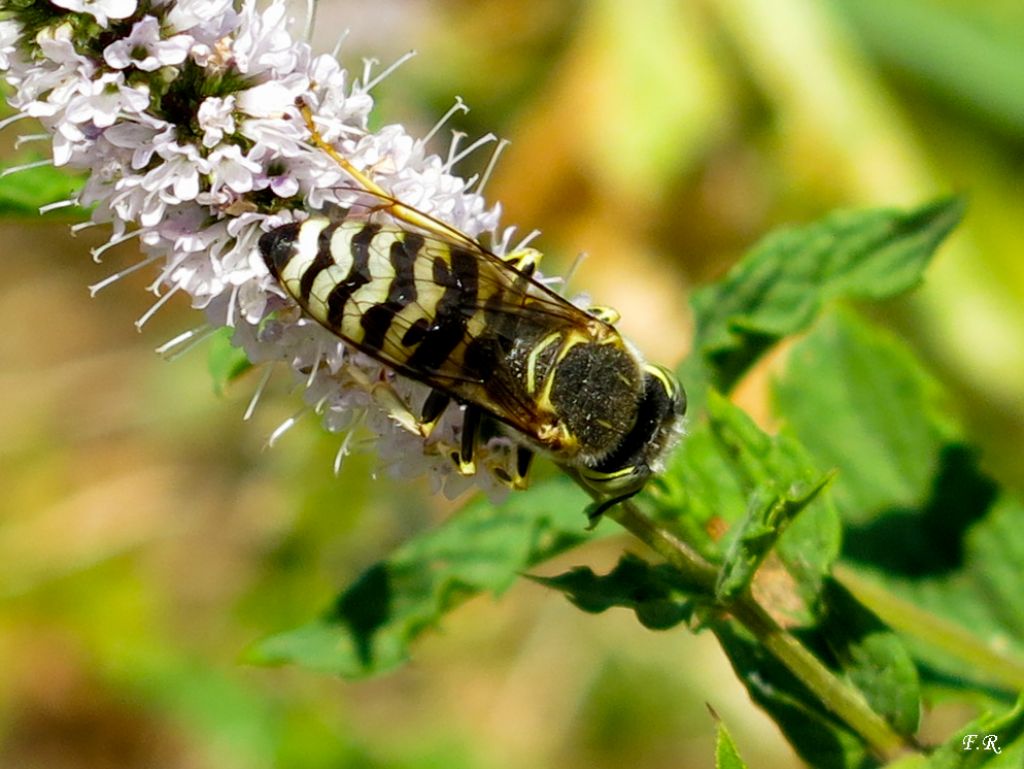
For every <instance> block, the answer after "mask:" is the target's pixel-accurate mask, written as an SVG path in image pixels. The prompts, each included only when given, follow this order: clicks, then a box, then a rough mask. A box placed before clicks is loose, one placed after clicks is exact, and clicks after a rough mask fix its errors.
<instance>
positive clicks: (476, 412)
mask: <svg viewBox="0 0 1024 769" xmlns="http://www.w3.org/2000/svg"><path fill="white" fill-rule="evenodd" d="M482 417H483V412H482V411H481V410H480V409H479V408H477V407H476V406H469V405H467V406H466V410H465V411H464V412H463V413H462V443H461V445H460V446H459V450H458V452H457V453H454V454H453V455H452V459H454V460H455V465H456V467H457V468H458V471H459V473H461V474H462V475H473V474H475V473H476V460H475V459H474V453H475V451H476V446H477V442H478V441H479V440H480V421H481V418H482Z"/></svg>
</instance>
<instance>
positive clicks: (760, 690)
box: [713, 621, 876, 769]
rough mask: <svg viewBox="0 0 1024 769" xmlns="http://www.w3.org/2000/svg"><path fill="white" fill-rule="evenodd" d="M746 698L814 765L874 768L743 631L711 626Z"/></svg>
mask: <svg viewBox="0 0 1024 769" xmlns="http://www.w3.org/2000/svg"><path fill="white" fill-rule="evenodd" d="M713 629H714V632H715V635H716V636H717V637H718V640H719V642H720V643H721V644H722V649H723V650H724V651H725V653H726V655H727V656H728V657H729V662H730V663H732V666H733V669H734V670H735V671H736V674H737V676H739V678H740V680H741V681H742V682H743V683H744V685H745V686H746V687H747V692H748V693H749V694H750V698H751V699H752V700H754V702H756V703H757V704H758V705H759V706H761V707H762V708H763V709H764V710H765V711H766V712H767V713H768V714H769V715H770V716H771V717H772V719H773V720H774V721H775V723H776V724H777V725H778V727H779V728H780V729H781V730H782V733H783V734H784V735H785V736H786V739H787V740H789V742H790V744H792V746H793V748H794V750H796V752H797V753H798V754H800V756H801V758H803V759H804V761H806V762H807V764H808V765H810V766H813V767H815V769H867V767H870V766H875V765H876V764H875V762H874V761H873V760H872V759H871V757H870V755H869V754H868V752H867V749H866V748H865V747H864V744H863V743H862V742H861V741H860V739H859V738H858V737H857V736H856V735H854V734H853V733H852V732H850V731H849V730H848V729H847V728H846V727H845V726H844V725H843V724H842V723H840V722H839V721H837V720H836V719H835V718H834V717H833V716H832V715H831V713H829V712H827V711H826V710H825V709H824V708H823V706H822V705H821V703H820V702H819V701H818V699H817V698H816V697H815V696H814V695H813V694H811V693H810V692H809V691H808V690H807V688H806V687H805V686H804V685H803V684H802V683H801V682H800V681H799V680H798V679H797V678H795V677H794V676H793V674H792V673H790V672H789V671H788V670H787V669H786V668H784V667H783V666H782V665H780V664H779V663H778V662H777V661H776V660H775V658H774V657H772V656H771V655H770V654H768V653H767V652H766V651H765V650H764V648H763V647H762V646H761V645H760V644H758V643H756V642H755V641H754V640H753V639H752V638H751V637H750V636H748V635H747V634H746V633H745V632H744V631H742V630H740V629H738V628H737V626H736V625H735V624H734V623H732V622H728V621H719V622H718V623H716V624H715V625H714V626H713Z"/></svg>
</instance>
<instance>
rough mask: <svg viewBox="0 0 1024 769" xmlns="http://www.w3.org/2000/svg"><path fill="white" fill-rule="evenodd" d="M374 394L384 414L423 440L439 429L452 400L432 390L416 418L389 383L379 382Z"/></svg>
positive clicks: (373, 390) (375, 385)
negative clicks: (435, 429)
mask: <svg viewBox="0 0 1024 769" xmlns="http://www.w3.org/2000/svg"><path fill="white" fill-rule="evenodd" d="M372 392H373V399H374V401H375V402H376V403H377V405H378V406H380V408H381V410H383V411H384V413H386V414H387V415H388V416H389V417H391V418H392V419H393V420H394V421H395V423H396V424H397V425H398V426H399V427H401V428H402V429H404V430H407V431H408V432H410V433H412V434H413V435H418V436H420V437H421V438H429V437H430V435H431V433H433V432H434V428H435V427H437V423H438V422H439V421H440V419H441V414H442V413H443V412H444V410H445V408H446V407H447V406H448V403H449V401H450V400H451V399H450V398H449V397H448V396H447V395H443V394H441V393H438V392H437V391H436V390H432V391H431V393H430V395H428V396H427V400H426V401H425V402H424V404H423V408H422V409H420V415H419V416H416V414H414V413H413V411H412V409H411V408H409V404H407V403H406V402H405V401H404V400H403V399H402V396H401V395H399V394H398V393H397V392H395V390H394V388H393V387H392V386H391V385H390V384H389V383H388V382H377V383H376V384H374V385H373V388H372Z"/></svg>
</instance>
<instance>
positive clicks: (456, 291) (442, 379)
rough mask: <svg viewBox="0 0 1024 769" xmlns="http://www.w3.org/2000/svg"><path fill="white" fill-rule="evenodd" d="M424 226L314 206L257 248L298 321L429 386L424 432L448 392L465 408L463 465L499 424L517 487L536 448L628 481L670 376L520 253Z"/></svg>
mask: <svg viewBox="0 0 1024 769" xmlns="http://www.w3.org/2000/svg"><path fill="white" fill-rule="evenodd" d="M402 210H403V211H411V210H412V209H406V208H405V207H403V208H402ZM415 221H416V223H417V225H418V224H419V223H420V222H421V221H423V222H428V223H429V222H431V221H432V220H430V219H429V217H426V216H422V217H421V218H417V219H416V220H415ZM436 224H437V225H438V226H437V227H435V228H433V229H432V230H427V229H426V228H425V227H423V226H411V227H405V226H397V225H396V224H390V225H384V224H378V223H372V222H369V221H351V220H350V221H346V220H344V219H342V220H340V221H335V220H332V219H331V218H329V217H326V216H323V215H313V216H311V217H310V218H308V219H306V220H305V221H303V222H301V223H293V224H288V225H284V226H282V227H278V228H277V229H274V230H272V231H270V232H268V233H266V234H264V235H263V236H262V238H261V239H260V244H259V245H260V250H261V252H262V255H263V258H264V260H265V262H266V264H267V267H268V268H269V270H270V272H271V273H272V274H273V275H274V277H275V278H276V279H277V280H278V282H279V283H280V285H281V286H282V287H283V288H284V290H285V291H286V292H287V293H288V294H289V295H290V296H291V297H292V298H294V299H295V301H296V302H297V303H298V304H299V305H300V306H301V308H302V309H303V310H304V311H305V312H306V313H307V314H308V315H309V317H311V318H313V319H314V320H316V321H317V322H318V323H320V324H321V325H323V326H324V327H326V328H327V329H328V330H330V331H331V332H333V333H334V334H336V335H337V336H339V337H341V338H342V339H343V340H345V341H346V342H348V343H349V344H350V345H352V346H353V347H355V348H357V349H358V350H360V351H362V352H364V353H366V354H367V355H370V356H372V357H373V358H375V359H377V360H379V361H381V362H383V363H385V364H386V365H387V366H388V367H390V368H391V369H393V370H394V371H395V372H397V373H399V374H402V375H404V376H406V377H409V378H411V379H414V380H418V381H420V382H423V383H425V384H427V385H429V386H430V387H431V388H432V391H433V392H432V395H431V396H430V397H429V398H428V399H427V402H426V404H425V405H424V407H423V409H422V413H420V414H419V415H417V417H416V423H417V425H418V429H420V430H421V432H423V434H424V435H427V434H428V433H429V427H430V426H431V425H432V424H433V423H435V422H436V421H437V419H438V417H439V416H440V414H441V412H442V411H443V410H444V408H445V407H446V406H447V405H448V403H449V402H450V401H455V402H457V403H459V404H462V405H463V406H465V407H466V408H465V419H464V422H463V433H462V439H461V446H460V448H459V450H458V451H456V452H454V453H455V457H454V458H455V461H456V463H457V465H458V466H459V468H460V469H461V470H462V472H464V473H469V472H473V470H474V467H475V466H474V462H473V450H474V446H475V445H476V443H477V441H478V440H479V436H480V435H481V433H483V434H493V432H494V429H493V428H494V426H495V423H500V424H502V425H505V426H506V429H505V430H504V431H503V432H505V433H506V434H508V435H510V437H512V438H513V439H514V440H516V443H517V444H518V445H519V446H520V448H519V449H518V450H517V455H516V459H515V461H514V463H513V464H514V467H512V468H510V470H509V471H508V472H507V473H504V472H499V473H497V474H498V475H499V476H501V479H502V480H504V481H506V482H511V483H513V484H514V485H519V484H520V483H521V482H522V480H523V478H524V476H525V473H526V470H527V467H528V463H529V459H530V457H531V455H532V450H533V449H535V448H539V449H542V450H543V451H545V452H547V453H548V454H549V455H550V456H551V457H552V458H553V459H554V460H555V461H556V462H558V463H560V464H563V465H566V466H568V467H570V468H572V469H573V470H574V471H576V472H577V473H578V474H579V476H580V477H581V478H582V479H583V480H584V481H585V482H587V483H588V484H589V485H590V486H592V487H593V488H594V489H596V490H598V491H599V492H601V493H602V494H605V495H614V496H624V495H628V494H630V493H632V492H634V491H636V490H637V489H639V488H640V486H641V485H642V484H643V482H644V481H645V480H646V478H647V477H648V476H649V475H650V473H651V472H652V469H653V468H654V467H655V466H656V464H657V462H658V460H659V458H660V457H661V456H662V454H663V453H664V452H665V450H666V448H667V447H668V445H669V444H670V443H671V441H672V439H673V436H674V435H675V433H676V432H677V431H678V422H679V420H680V418H681V415H682V413H683V411H684V410H685V396H684V394H683V391H682V388H681V387H680V386H679V384H678V383H677V382H676V380H675V378H674V377H673V376H672V375H671V374H670V373H669V372H668V371H666V370H665V369H663V368H661V367H658V366H653V365H649V364H646V363H644V362H643V361H642V360H641V358H640V357H639V355H638V354H637V353H636V352H635V351H634V350H633V349H632V347H631V346H630V345H629V344H628V343H627V342H626V341H625V340H624V339H623V338H622V336H621V335H620V334H619V333H618V331H616V329H615V327H614V326H613V325H612V324H611V323H609V322H608V321H607V320H606V319H605V318H602V317H601V313H600V312H598V313H596V314H595V313H591V312H587V311H585V310H583V309H581V308H579V307H577V306H575V305H573V304H572V303H570V302H568V301H567V300H566V299H564V298H562V297H561V296H559V295H558V294H556V293H555V292H553V291H552V290H551V289H549V288H548V287H546V286H545V285H543V284H542V283H540V282H539V281H537V280H536V279H534V278H533V276H532V272H533V266H534V262H533V261H532V260H531V259H530V258H528V257H531V256H533V255H537V254H536V252H534V251H532V249H528V250H527V251H524V252H519V253H517V254H512V255H510V256H508V257H505V258H502V257H499V256H497V255H496V254H494V253H492V252H491V251H489V250H488V249H487V248H485V247H484V246H483V245H481V244H480V243H478V242H477V241H475V240H473V239H471V238H469V236H466V235H463V234H462V233H459V232H458V231H457V230H449V229H448V228H447V226H446V225H441V224H440V223H436ZM419 230H423V231H419ZM537 256H539V255H537ZM400 421H401V420H400ZM424 426H426V427H424ZM507 428H511V430H509V429H507Z"/></svg>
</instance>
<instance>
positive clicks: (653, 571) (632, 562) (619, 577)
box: [531, 553, 693, 630]
mask: <svg viewBox="0 0 1024 769" xmlns="http://www.w3.org/2000/svg"><path fill="white" fill-rule="evenodd" d="M531 579H533V580H534V581H535V582H539V583H540V584H542V585H546V586H547V587H550V588H553V589H555V590H560V591H562V592H563V593H565V595H566V596H567V597H568V598H569V600H570V601H572V602H573V604H575V605H576V606H577V607H579V608H580V609H582V610H583V611H586V612H590V613H592V614H599V613H601V612H603V611H607V610H608V609H610V608H612V607H613V606H622V607H625V608H628V609H632V610H633V611H634V612H636V616H637V619H638V620H640V624H642V625H643V626H644V627H647V628H650V629H651V630H667V629H669V628H671V627H674V626H675V625H678V624H679V623H680V622H687V621H689V619H690V616H691V614H692V613H693V606H692V604H691V602H690V601H689V600H688V599H687V597H686V596H687V594H688V586H687V585H686V584H685V583H684V582H683V581H682V580H681V578H680V575H679V572H678V571H676V570H675V569H674V568H672V567H671V566H669V565H668V564H657V565H652V564H649V563H647V562H646V561H644V560H642V559H640V558H637V557H636V556H635V555H631V554H629V553H627V554H625V555H624V556H622V558H621V559H620V560H619V563H618V564H617V565H616V567H615V568H614V569H613V570H612V571H610V572H609V573H608V574H606V575H605V576H603V577H600V576H598V575H597V574H595V573H594V572H593V571H592V570H591V569H589V568H587V567H583V566H581V567H577V568H575V569H572V570H570V571H568V572H565V573H564V574H560V575H559V576H557V577H534V576H531Z"/></svg>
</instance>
